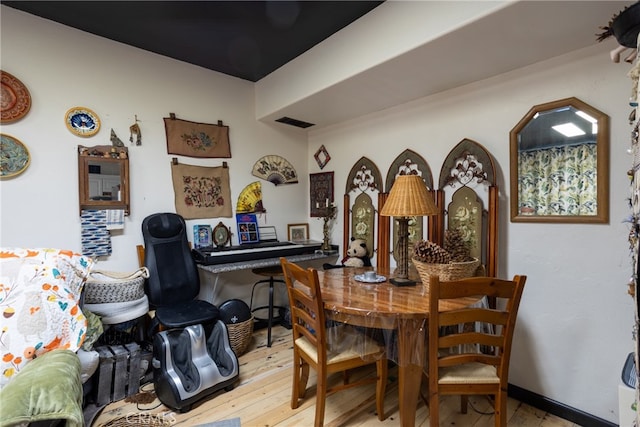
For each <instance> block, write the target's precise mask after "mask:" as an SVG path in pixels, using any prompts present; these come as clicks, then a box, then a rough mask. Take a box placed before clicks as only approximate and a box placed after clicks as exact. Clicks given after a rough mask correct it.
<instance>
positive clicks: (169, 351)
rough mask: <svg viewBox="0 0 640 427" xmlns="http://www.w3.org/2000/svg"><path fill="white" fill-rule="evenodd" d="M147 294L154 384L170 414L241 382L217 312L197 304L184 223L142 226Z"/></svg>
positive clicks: (175, 219)
mask: <svg viewBox="0 0 640 427" xmlns="http://www.w3.org/2000/svg"><path fill="white" fill-rule="evenodd" d="M142 236H143V238H144V244H145V251H144V264H145V266H146V267H147V268H148V269H149V278H148V279H147V282H146V284H145V292H146V294H147V297H148V298H149V302H150V304H151V306H152V307H153V308H155V316H154V324H155V326H157V328H158V329H162V330H160V331H156V328H155V327H154V328H153V329H154V335H153V360H152V365H153V384H154V390H155V392H156V396H158V399H160V401H161V402H162V403H164V404H165V405H166V406H168V407H170V408H174V409H177V410H179V411H181V412H186V411H188V410H190V409H191V406H192V404H193V403H195V402H196V401H198V400H200V399H202V398H204V397H206V396H208V395H211V394H212V393H214V392H215V391H217V390H220V389H221V388H224V389H225V390H230V389H231V388H233V383H234V382H235V381H236V380H237V379H238V377H239V364H238V358H237V356H236V354H235V353H234V352H233V349H232V348H231V342H230V340H229V334H228V331H227V327H226V325H225V324H224V322H223V321H222V320H221V319H220V312H219V310H218V308H217V307H216V306H214V305H213V304H211V303H209V302H207V301H202V300H199V299H197V298H198V294H199V293H200V276H199V275H198V269H197V267H196V263H195V261H194V259H193V257H192V255H191V250H190V248H189V243H188V241H187V231H186V224H185V222H184V219H183V218H182V217H181V216H180V215H177V214H174V213H158V214H153V215H149V216H148V217H146V218H145V219H144V220H143V221H142Z"/></svg>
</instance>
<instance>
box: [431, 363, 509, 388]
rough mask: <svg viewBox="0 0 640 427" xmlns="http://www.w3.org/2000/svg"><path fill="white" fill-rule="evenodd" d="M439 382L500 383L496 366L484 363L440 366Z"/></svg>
mask: <svg viewBox="0 0 640 427" xmlns="http://www.w3.org/2000/svg"><path fill="white" fill-rule="evenodd" d="M438 372H440V379H439V380H438V383H439V384H488V383H489V384H498V383H499V382H500V378H498V375H497V373H496V367H495V366H492V365H485V364H482V363H466V364H464V365H458V366H453V367H450V368H440V369H439V370H438Z"/></svg>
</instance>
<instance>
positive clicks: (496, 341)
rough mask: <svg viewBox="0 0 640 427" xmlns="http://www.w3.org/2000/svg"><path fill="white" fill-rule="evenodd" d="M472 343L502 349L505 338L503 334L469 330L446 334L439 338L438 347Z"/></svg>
mask: <svg viewBox="0 0 640 427" xmlns="http://www.w3.org/2000/svg"><path fill="white" fill-rule="evenodd" d="M471 344H478V345H481V346H488V347H494V348H499V349H500V351H501V349H502V346H503V345H504V338H503V337H502V335H494V334H485V333H481V332H467V333H457V334H451V335H444V336H442V337H440V338H439V339H438V348H451V347H455V346H458V345H471Z"/></svg>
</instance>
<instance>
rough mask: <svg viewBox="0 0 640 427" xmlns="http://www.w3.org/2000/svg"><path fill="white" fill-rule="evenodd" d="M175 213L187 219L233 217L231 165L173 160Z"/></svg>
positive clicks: (172, 174)
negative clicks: (205, 165) (184, 163)
mask: <svg viewBox="0 0 640 427" xmlns="http://www.w3.org/2000/svg"><path fill="white" fill-rule="evenodd" d="M171 176H172V179H173V192H174V194H175V204H176V213H177V214H179V215H181V216H182V217H183V218H184V219H197V218H219V217H227V218H230V217H231V215H232V214H231V189H230V187H229V168H228V167H224V166H219V167H204V166H191V165H181V164H179V163H176V162H174V163H172V164H171Z"/></svg>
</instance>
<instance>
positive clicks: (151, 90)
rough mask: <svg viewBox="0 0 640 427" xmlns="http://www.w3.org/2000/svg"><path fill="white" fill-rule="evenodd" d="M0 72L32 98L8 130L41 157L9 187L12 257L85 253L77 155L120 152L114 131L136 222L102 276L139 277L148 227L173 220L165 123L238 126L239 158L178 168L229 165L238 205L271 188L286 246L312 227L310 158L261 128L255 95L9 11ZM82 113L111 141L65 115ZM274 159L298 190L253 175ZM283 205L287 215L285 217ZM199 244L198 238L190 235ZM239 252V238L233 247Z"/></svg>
mask: <svg viewBox="0 0 640 427" xmlns="http://www.w3.org/2000/svg"><path fill="white" fill-rule="evenodd" d="M1 19H2V21H1V23H2V45H1V47H2V70H4V71H7V72H9V73H11V74H13V75H15V76H16V77H18V78H19V79H20V80H21V81H22V82H23V83H24V84H25V85H26V86H27V88H28V89H29V91H30V93H31V97H32V102H33V104H32V108H31V111H30V112H29V113H28V115H27V116H26V117H25V118H24V119H22V120H20V121H18V122H16V123H12V124H7V125H4V126H2V133H6V134H9V135H12V136H14V137H16V138H18V139H19V140H20V141H22V142H23V143H24V144H25V145H26V146H27V147H28V149H29V151H30V153H31V157H32V159H31V165H30V166H29V167H28V169H27V170H26V171H25V172H24V173H22V174H21V175H19V176H17V177H15V178H13V179H9V180H3V181H1V182H0V197H1V202H2V210H1V215H2V216H1V223H0V224H1V234H0V244H1V245H2V246H32V247H33V246H55V247H64V248H69V249H74V250H77V251H80V249H81V242H80V219H79V210H78V173H77V155H76V152H77V150H76V149H77V146H78V145H102V144H107V145H109V144H111V142H110V139H109V136H110V130H111V129H112V128H113V129H114V131H115V132H116V133H117V135H118V136H119V137H120V139H122V140H123V141H125V142H126V143H127V145H128V146H129V153H130V171H131V215H130V216H129V217H128V218H126V224H125V229H124V231H123V232H122V233H119V232H116V233H115V235H114V236H113V238H112V245H113V255H111V256H110V257H104V259H103V258H102V257H101V259H100V261H99V264H98V266H99V267H100V268H102V269H107V270H109V269H110V270H116V271H127V270H131V269H134V268H136V267H137V258H136V251H135V246H136V245H137V244H141V243H142V234H141V231H140V225H141V223H142V220H143V219H144V218H145V217H146V216H147V215H149V214H151V213H154V212H162V211H170V212H175V207H174V193H173V186H172V184H171V170H170V161H171V158H172V157H176V156H174V155H169V154H167V149H166V138H165V130H164V123H163V120H162V118H163V117H168V115H169V113H171V112H173V113H176V115H177V117H178V118H182V119H186V120H192V121H196V122H205V123H216V122H217V121H218V120H222V121H223V122H224V124H226V125H228V126H229V127H230V140H231V154H232V156H233V157H232V158H230V159H194V158H189V157H180V158H179V161H180V162H181V163H186V164H197V165H206V166H220V165H221V164H222V161H227V162H228V164H229V168H230V169H229V170H230V176H231V197H232V202H233V208H234V213H235V203H236V200H237V197H238V195H239V193H240V192H241V191H242V189H243V188H244V187H245V186H246V185H248V184H249V183H251V182H254V181H260V182H261V184H262V193H263V202H264V206H265V208H266V209H267V214H266V215H263V216H262V218H261V219H262V221H263V222H266V223H268V224H269V225H274V226H276V227H277V231H278V235H279V236H280V237H284V238H286V233H287V227H286V225H287V224H288V223H299V222H305V221H306V217H307V215H308V213H307V207H306V204H301V203H298V204H293V205H291V204H288V203H287V201H289V200H301V199H305V198H306V194H307V189H308V179H307V176H308V174H307V170H306V169H307V162H306V157H307V147H306V138H305V137H304V135H302V134H300V133H299V132H288V131H282V130H278V129H275V128H273V127H269V126H266V125H264V124H262V123H260V122H257V121H256V120H255V115H254V99H253V96H254V91H253V84H252V83H250V82H246V81H244V80H240V79H237V78H233V77H229V76H226V75H223V74H220V73H216V72H213V71H209V70H205V69H203V68H200V67H196V66H193V65H189V64H186V63H182V62H179V61H174V60H171V59H167V58H165V57H162V56H159V55H155V54H153V53H149V52H145V51H142V50H140V49H136V48H132V47H129V46H125V45H123V44H120V43H115V42H112V41H109V40H106V39H103V38H100V37H96V36H93V35H90V34H88V33H84V32H80V31H77V30H73V29H70V28H68V27H65V26H62V25H59V24H56V23H53V22H51V21H47V20H43V19H39V18H36V17H34V16H32V15H28V14H25V13H22V12H19V11H16V10H14V9H11V8H8V7H5V6H2V18H1ZM74 106H83V107H88V108H90V109H92V110H93V111H95V112H96V113H97V114H98V116H99V117H100V118H101V120H102V127H101V130H100V131H99V133H98V134H97V135H95V136H94V137H91V138H81V137H78V136H75V135H73V134H72V133H70V132H69V131H68V130H67V128H66V127H65V123H64V114H65V112H66V111H67V110H68V109H69V108H71V107H74ZM135 115H137V117H138V119H139V120H140V123H139V125H140V128H141V130H142V145H141V146H139V147H138V146H135V145H129V142H128V139H129V126H130V125H132V124H133V123H134V116H135ZM270 154H276V155H280V156H283V157H285V158H286V159H287V160H289V162H291V163H292V164H293V166H294V167H295V168H296V170H297V172H298V175H299V181H300V182H299V184H291V185H281V186H278V187H276V186H274V185H273V184H271V183H269V182H267V181H263V180H260V179H259V178H257V177H255V176H253V175H251V171H252V167H253V165H254V163H255V162H256V161H257V160H258V159H259V158H260V157H262V156H264V155H270ZM281 206H288V209H282V208H281ZM220 220H222V221H223V222H224V223H225V224H227V225H228V226H231V227H232V230H233V231H234V232H235V217H234V218H210V219H205V220H191V221H188V224H187V225H188V226H189V228H190V227H191V225H192V224H211V225H216V224H217V223H218V221H220ZM190 240H191V236H190ZM234 243H235V244H237V238H235V236H234Z"/></svg>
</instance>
